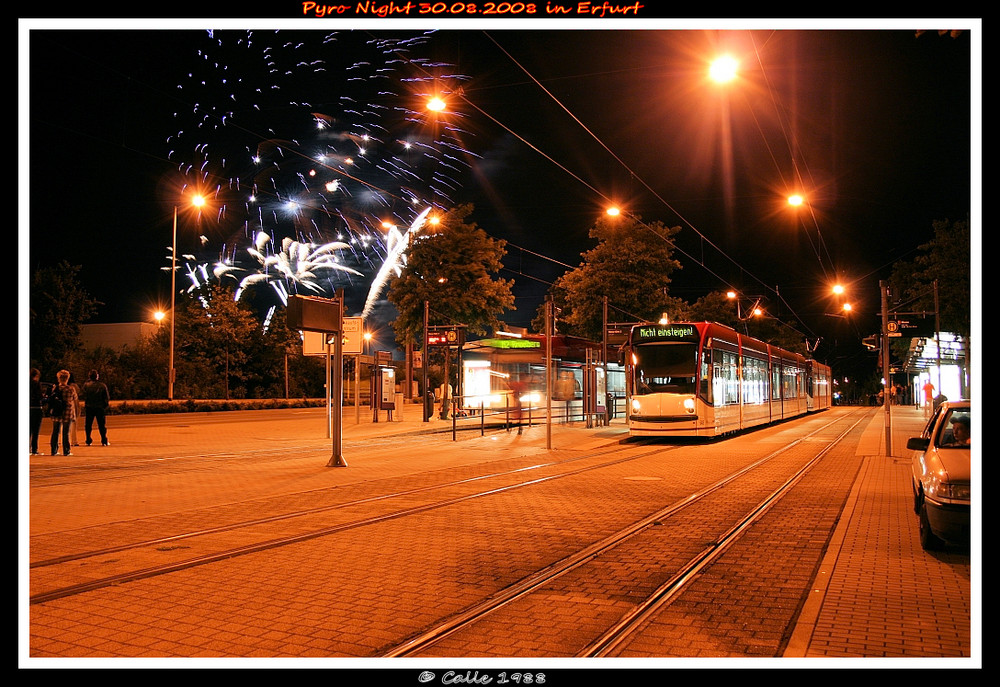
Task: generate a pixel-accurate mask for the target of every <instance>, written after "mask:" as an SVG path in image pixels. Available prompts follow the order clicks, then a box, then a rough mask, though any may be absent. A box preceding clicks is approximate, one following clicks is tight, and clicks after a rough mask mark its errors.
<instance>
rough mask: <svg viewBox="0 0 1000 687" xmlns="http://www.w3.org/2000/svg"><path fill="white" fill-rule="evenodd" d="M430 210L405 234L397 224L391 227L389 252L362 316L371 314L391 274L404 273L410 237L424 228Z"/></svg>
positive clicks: (417, 219) (376, 276) (423, 213)
mask: <svg viewBox="0 0 1000 687" xmlns="http://www.w3.org/2000/svg"><path fill="white" fill-rule="evenodd" d="M430 211H431V209H430V208H427V209H426V210H424V211H423V212H421V213H420V214H419V215H418V216H417V218H416V219H415V220H413V224H411V225H410V228H409V229H407V230H406V233H405V234H402V233H400V231H399V229H397V228H396V227H395V226H390V227H389V229H388V232H387V238H386V247H387V249H388V252H387V253H386V256H385V259H384V260H383V261H382V266H381V267H380V268H379V270H378V273H377V274H376V275H375V278H374V279H372V285H371V288H370V289H369V290H368V299H367V300H366V301H365V309H364V310H363V311H362V313H361V316H362V317H368V315H370V314H371V312H372V309H373V308H374V307H375V304H376V303H377V302H378V298H379V296H380V295H381V294H382V289H384V288H385V284H386V282H387V281H388V280H389V275H390V274H391V273H393V272H395V273H396V275H397V276H398V275H399V274H401V273H402V270H403V265H405V264H406V249H407V248H409V246H410V238H411V237H412V236H413V235H414V234H416V233H417V232H419V231H420V229H421V228H423V226H424V221H425V220H426V219H427V213H429V212H430Z"/></svg>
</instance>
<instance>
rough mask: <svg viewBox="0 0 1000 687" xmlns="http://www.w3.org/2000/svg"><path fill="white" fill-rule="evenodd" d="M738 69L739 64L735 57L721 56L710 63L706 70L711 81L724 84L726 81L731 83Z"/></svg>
mask: <svg viewBox="0 0 1000 687" xmlns="http://www.w3.org/2000/svg"><path fill="white" fill-rule="evenodd" d="M739 67H740V63H739V62H738V61H737V60H736V58H735V57H733V56H731V55H723V56H722V57H720V58H718V59H716V60H715V61H714V62H712V64H711V66H710V67H709V69H708V75H709V76H710V77H711V78H712V80H713V81H717V82H718V83H726V82H727V81H732V80H733V79H735V78H736V72H737V71H738V70H739Z"/></svg>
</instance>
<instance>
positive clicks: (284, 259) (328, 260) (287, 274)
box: [237, 232, 362, 305]
mask: <svg viewBox="0 0 1000 687" xmlns="http://www.w3.org/2000/svg"><path fill="white" fill-rule="evenodd" d="M270 242H271V237H270V236H268V235H267V234H266V233H265V232H258V234H257V237H256V239H255V241H254V246H253V247H251V248H247V253H249V254H250V255H251V256H253V257H254V258H255V259H256V260H257V261H258V262H260V265H261V269H260V271H259V272H257V273H255V274H251V275H248V276H247V277H245V278H244V279H243V280H242V281H241V282H240V286H239V289H238V290H237V299H238V298H239V296H240V295H241V294H242V293H243V291H244V290H245V289H246V288H247V287H250V286H253V285H256V284H260V283H269V284H271V285H272V286H274V287H275V291H276V292H277V294H278V296H279V298H281V302H282V303H284V304H285V305H287V304H288V292H287V290H286V289H285V284H286V283H292V284H295V285H297V286H300V287H303V288H305V289H308V290H310V291H314V292H316V293H323V292H324V291H325V287H324V286H323V285H322V284H320V283H319V282H317V281H316V280H317V279H318V278H320V277H321V276H323V275H324V274H325V273H326V272H328V271H334V272H346V273H349V274H354V275H357V276H362V275H361V272H359V271H357V270H356V269H354V268H352V267H348V266H346V265H344V264H341V263H340V261H339V260H338V259H337V256H336V252H337V251H339V250H344V249H349V248H350V246H348V245H347V244H346V243H343V242H341V241H331V242H330V243H325V244H323V245H316V244H314V243H303V242H300V241H294V240H292V239H290V238H285V239H282V241H281V250H280V251H279V252H276V253H270V254H268V253H266V252H265V251H266V249H267V246H268V244H269V243H270Z"/></svg>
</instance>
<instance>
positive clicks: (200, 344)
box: [175, 285, 260, 399]
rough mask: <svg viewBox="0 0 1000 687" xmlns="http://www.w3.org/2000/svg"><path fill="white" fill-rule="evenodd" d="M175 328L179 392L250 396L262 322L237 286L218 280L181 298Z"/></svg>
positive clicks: (200, 394) (177, 392) (211, 395)
mask: <svg viewBox="0 0 1000 687" xmlns="http://www.w3.org/2000/svg"><path fill="white" fill-rule="evenodd" d="M178 305H179V307H178V308H177V322H176V331H175V350H176V361H175V365H176V367H177V379H176V382H175V392H176V395H177V396H181V397H183V396H187V397H188V398H226V399H228V398H229V397H230V395H231V394H232V395H234V396H236V397H238V398H243V397H246V395H247V385H246V382H247V380H248V378H249V377H250V374H251V371H250V365H248V362H249V361H250V360H251V356H250V350H251V347H252V342H253V340H254V339H255V338H256V337H257V336H258V332H259V330H260V323H259V322H258V320H257V318H256V316H255V315H254V313H253V312H252V311H251V310H250V309H249V307H247V306H246V305H245V304H243V303H242V302H239V301H236V300H235V299H234V297H233V292H232V291H230V290H229V289H226V288H224V287H222V286H219V285H212V286H209V287H205V288H203V289H201V290H200V291H199V292H198V294H197V295H196V296H195V297H192V298H185V299H181V301H179V302H178Z"/></svg>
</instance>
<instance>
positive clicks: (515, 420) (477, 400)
mask: <svg viewBox="0 0 1000 687" xmlns="http://www.w3.org/2000/svg"><path fill="white" fill-rule="evenodd" d="M501 395H502V397H503V399H502V403H503V405H499V404H498V403H497V402H496V400H497V396H501ZM490 398H491V402H490V403H489V404H487V402H486V401H485V400H484V399H483V397H481V396H457V395H456V396H452V397H451V398H450V399H446V400H445V401H444V402H442V401H437V402H436V403H435V405H434V409H433V410H434V412H435V413H438V414H439V417H440V418H441V419H442V420H448V419H450V420H451V432H452V440H455V439H457V435H458V430H459V428H460V427H461V428H462V429H476V428H478V429H479V432H480V435H481V436H482V435H485V433H486V425H487V423H488V422H489V424H490V425H491V427H498V428H502V429H504V430H506V431H507V432H510V431H511V430H512V429H514V428H516V429H517V430H518V432H519V433H520V431H521V430H522V429H523V428H524V427H525V426H527V427H532V426H533V425H538V424H544V423H545V422H547V421H548V410H549V409H548V407H547V406H546V404H545V403H544V402H543V399H542V398H539V399H538V401H537V402H536V401H534V400H531V401H528V402H520V403H518V402H517V401H515V400H514V398H513V394H512V393H511V392H503V393H502V394H493V395H491V397H490ZM624 403H625V399H624V397H622V398H615V397H609V398H608V401H607V406H606V408H607V409H610V410H611V414H610V417H609V416H608V415H607V414H606V412H607V411H605V413H600V414H598V413H591V414H590V418H589V419H590V420H594V419H595V417H597V418H598V421H599V422H602V423H605V424H606V423H607V422H608V421H609V420H610V419H612V418H615V417H624ZM551 409H552V422H553V423H564V424H568V423H572V422H577V421H582V422H586V421H587V420H588V417H587V413H586V412H585V409H584V404H583V399H581V398H577V399H574V400H571V401H556V400H553V401H552V406H551ZM487 418H492V419H491V420H487ZM588 426H589V424H588Z"/></svg>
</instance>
